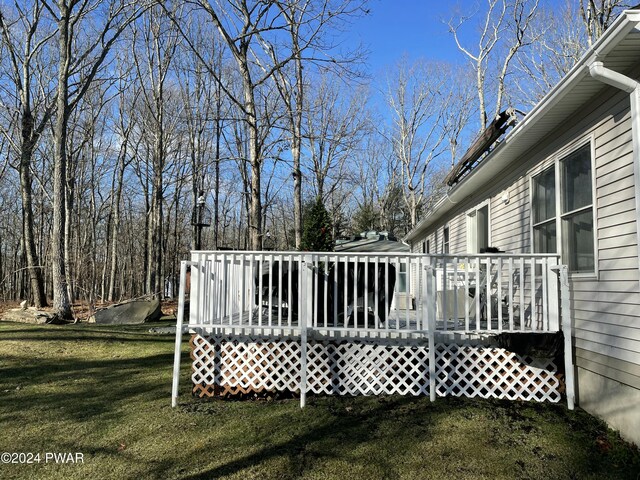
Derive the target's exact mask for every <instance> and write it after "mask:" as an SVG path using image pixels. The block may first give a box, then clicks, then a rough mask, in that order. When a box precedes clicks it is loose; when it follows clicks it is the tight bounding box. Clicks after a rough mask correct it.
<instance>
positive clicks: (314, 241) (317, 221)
mask: <svg viewBox="0 0 640 480" xmlns="http://www.w3.org/2000/svg"><path fill="white" fill-rule="evenodd" d="M303 220H304V221H303V225H302V243H301V245H300V249H301V250H303V251H307V252H331V251H333V238H332V234H331V232H332V225H331V216H330V215H329V212H328V211H327V209H326V208H325V206H324V204H323V203H322V199H321V198H320V197H318V198H316V200H315V201H313V202H310V203H308V204H307V205H306V206H305V208H304V213H303Z"/></svg>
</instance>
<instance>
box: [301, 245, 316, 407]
mask: <svg viewBox="0 0 640 480" xmlns="http://www.w3.org/2000/svg"><path fill="white" fill-rule="evenodd" d="M303 263H304V265H305V266H306V267H307V268H303V269H302V282H303V283H302V288H301V289H300V292H301V294H302V298H303V299H304V302H303V301H302V299H301V301H300V303H299V305H304V307H302V308H301V309H300V408H304V407H305V405H306V404H307V328H308V325H309V321H310V320H311V318H312V316H313V299H314V297H313V257H312V256H311V255H305V256H304V260H303Z"/></svg>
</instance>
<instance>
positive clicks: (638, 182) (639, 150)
mask: <svg viewBox="0 0 640 480" xmlns="http://www.w3.org/2000/svg"><path fill="white" fill-rule="evenodd" d="M589 73H590V74H591V76H592V77H593V78H595V79H596V80H598V81H600V82H602V83H606V84H607V85H611V86H612V87H615V88H618V89H620V90H622V91H625V92H627V93H628V94H629V97H630V98H629V100H630V103H631V139H632V140H631V141H632V146H633V154H632V161H633V177H634V184H635V194H636V235H637V239H638V242H637V243H638V269H639V270H640V83H639V82H637V81H636V80H634V79H632V78H629V77H627V76H626V75H623V74H621V73H619V72H616V71H614V70H611V69H610V68H607V67H605V66H604V64H603V63H602V62H601V61H598V60H595V61H593V62H591V64H590V65H589Z"/></svg>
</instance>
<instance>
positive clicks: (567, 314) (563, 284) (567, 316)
mask: <svg viewBox="0 0 640 480" xmlns="http://www.w3.org/2000/svg"><path fill="white" fill-rule="evenodd" d="M559 273H560V301H561V305H562V306H561V311H560V314H561V316H562V333H563V335H564V370H565V383H566V390H567V408H568V409H569V410H573V409H574V405H575V379H574V372H573V338H572V325H571V323H572V322H571V306H570V303H569V268H568V267H567V266H566V265H561V266H560V271H559Z"/></svg>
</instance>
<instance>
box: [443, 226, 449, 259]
mask: <svg viewBox="0 0 640 480" xmlns="http://www.w3.org/2000/svg"><path fill="white" fill-rule="evenodd" d="M442 253H444V254H447V253H449V227H444V228H443V229H442Z"/></svg>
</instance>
